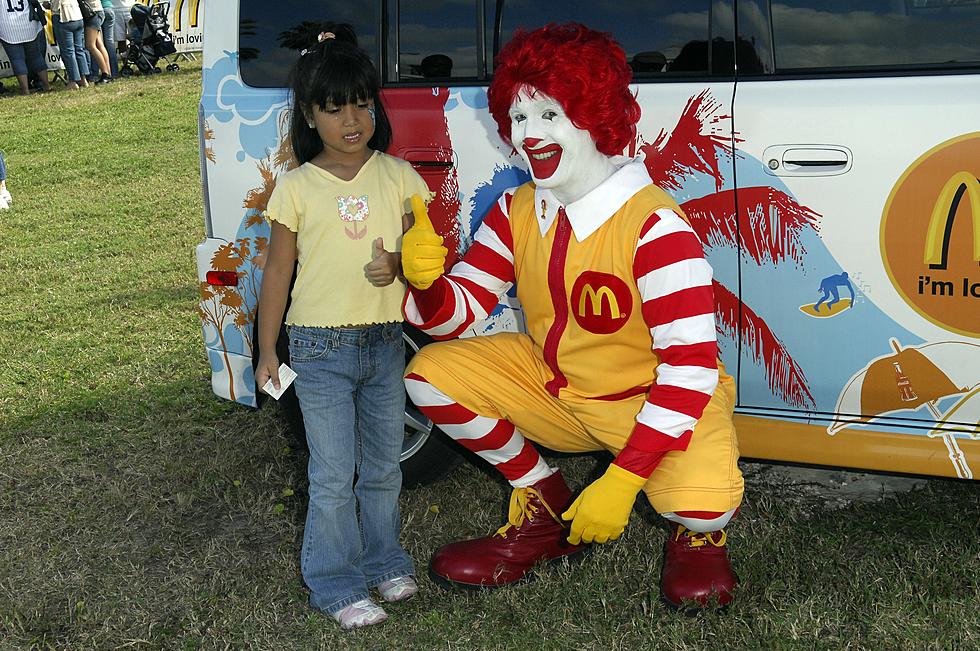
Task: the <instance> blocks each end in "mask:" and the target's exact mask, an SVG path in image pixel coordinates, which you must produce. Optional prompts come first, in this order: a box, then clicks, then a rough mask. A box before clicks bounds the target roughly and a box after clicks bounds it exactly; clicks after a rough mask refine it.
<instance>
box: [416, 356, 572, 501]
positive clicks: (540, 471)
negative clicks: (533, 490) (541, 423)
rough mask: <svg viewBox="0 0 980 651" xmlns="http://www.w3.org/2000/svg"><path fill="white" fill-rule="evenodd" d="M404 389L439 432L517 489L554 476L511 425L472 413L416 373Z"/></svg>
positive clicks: (539, 456)
mask: <svg viewBox="0 0 980 651" xmlns="http://www.w3.org/2000/svg"><path fill="white" fill-rule="evenodd" d="M405 388H406V389H407V391H408V395H409V396H410V397H411V398H412V402H414V403H415V406H416V407H418V408H419V409H421V410H422V413H423V414H425V415H426V416H428V417H429V418H431V419H432V422H433V423H435V424H436V425H438V426H439V429H441V430H442V431H443V432H445V433H446V434H447V435H448V436H449V437H450V438H452V439H453V440H455V441H457V442H458V443H459V444H460V445H462V446H463V447H465V448H466V449H467V450H469V451H470V452H474V453H476V454H477V455H479V456H480V458H482V459H483V460H485V461H486V462H487V463H490V464H492V465H493V466H494V467H495V468H496V469H497V470H499V471H500V472H501V474H503V476H504V477H506V478H507V481H509V482H510V484H511V485H512V486H514V487H515V488H520V487H524V486H530V485H531V484H534V483H536V482H538V481H540V480H542V479H544V478H545V477H550V476H551V474H552V473H553V472H554V469H553V468H551V467H550V466H548V464H547V463H546V462H545V460H544V459H542V458H541V455H540V454H539V453H538V451H537V449H536V448H535V447H534V445H532V444H531V442H530V441H528V440H527V439H525V438H524V435H522V434H521V433H520V432H519V431H518V430H517V428H516V427H514V425H513V424H512V423H510V422H508V421H506V420H503V419H500V418H488V417H486V416H480V415H478V414H476V413H474V412H472V411H470V410H469V409H467V408H466V407H463V406H462V405H460V404H459V403H457V402H456V401H454V400H453V399H452V398H450V397H449V396H447V395H446V394H445V393H443V392H442V391H440V390H439V389H437V388H435V387H434V386H432V385H431V384H429V382H428V381H427V380H426V379H425V378H423V377H422V376H420V375H418V374H416V373H410V374H409V375H408V376H406V378H405Z"/></svg>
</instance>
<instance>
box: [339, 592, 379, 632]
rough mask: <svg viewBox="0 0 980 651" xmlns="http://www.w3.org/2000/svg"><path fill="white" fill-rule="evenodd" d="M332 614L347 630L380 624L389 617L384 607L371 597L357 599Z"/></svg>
mask: <svg viewBox="0 0 980 651" xmlns="http://www.w3.org/2000/svg"><path fill="white" fill-rule="evenodd" d="M330 614H331V615H333V618H334V619H336V620H337V623H338V624H340V628H342V629H344V630H345V631H348V630H350V629H352V628H360V627H362V626H371V625H373V624H380V623H381V622H383V621H385V620H386V619H388V613H386V612H385V611H384V608H382V607H381V606H379V605H378V604H376V603H374V602H373V601H371V600H370V599H361V600H360V601H355V602H354V603H352V604H351V605H349V606H346V607H344V608H341V609H340V610H338V611H337V612H334V613H330Z"/></svg>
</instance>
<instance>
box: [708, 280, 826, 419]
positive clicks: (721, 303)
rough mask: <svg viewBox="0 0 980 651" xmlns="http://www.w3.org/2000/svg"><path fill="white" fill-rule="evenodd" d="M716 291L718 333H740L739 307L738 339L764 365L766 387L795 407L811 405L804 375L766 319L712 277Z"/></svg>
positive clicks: (810, 395) (811, 400)
mask: <svg viewBox="0 0 980 651" xmlns="http://www.w3.org/2000/svg"><path fill="white" fill-rule="evenodd" d="M712 288H713V289H714V292H715V318H716V319H717V321H716V328H717V329H718V333H719V334H721V335H724V336H727V337H731V338H734V337H735V335H736V333H739V312H740V311H741V321H742V327H741V333H740V334H741V340H742V343H743V344H745V345H746V347H747V350H748V351H749V353H750V354H751V355H752V359H753V360H755V361H756V362H760V361H761V362H762V364H763V365H764V367H765V369H766V381H767V382H768V384H769V390H770V391H772V393H773V395H777V396H779V397H780V398H782V399H783V400H785V401H786V402H788V403H790V404H791V405H794V406H796V407H802V408H805V409H813V408H815V407H816V402H815V401H814V399H813V394H811V393H810V388H809V386H808V383H807V380H806V375H805V374H804V373H803V369H802V368H800V365H799V364H797V363H796V360H794V359H793V356H792V355H790V354H789V351H788V350H786V346H784V345H783V342H781V341H780V340H779V339H778V338H777V337H776V335H775V334H773V332H772V330H771V329H770V328H769V326H768V325H766V322H765V321H764V320H763V319H762V317H760V316H759V315H758V314H756V313H755V312H753V311H752V309H751V308H749V307H748V306H746V305H745V304H744V303H740V302H739V300H738V297H737V296H735V294H733V293H732V292H730V291H729V290H728V288H727V287H725V286H724V285H722V284H721V283H719V282H718V281H717V280H715V281H712Z"/></svg>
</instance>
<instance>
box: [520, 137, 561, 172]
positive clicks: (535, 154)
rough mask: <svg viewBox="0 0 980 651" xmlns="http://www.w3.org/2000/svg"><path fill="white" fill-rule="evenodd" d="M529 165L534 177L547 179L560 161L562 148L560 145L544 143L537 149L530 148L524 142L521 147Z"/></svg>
mask: <svg viewBox="0 0 980 651" xmlns="http://www.w3.org/2000/svg"><path fill="white" fill-rule="evenodd" d="M522 148H523V149H524V153H525V154H527V160H528V163H529V164H530V165H531V174H532V175H533V176H534V178H536V179H539V180H540V179H547V178H549V177H551V175H552V174H554V173H555V170H557V169H558V164H559V163H560V162H561V153H562V148H561V146H560V145H546V146H544V147H541V148H539V149H531V148H529V147H528V146H527V145H526V144H525V145H523V147H522Z"/></svg>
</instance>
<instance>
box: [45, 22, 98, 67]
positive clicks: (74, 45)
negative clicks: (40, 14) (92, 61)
mask: <svg viewBox="0 0 980 651" xmlns="http://www.w3.org/2000/svg"><path fill="white" fill-rule="evenodd" d="M51 27H52V29H53V30H54V38H55V40H56V41H58V49H59V50H60V51H61V60H62V61H63V62H64V64H65V72H66V73H68V78H69V79H71V80H72V81H78V80H80V79H81V78H82V77H83V76H85V77H88V72H89V71H88V57H87V56H86V55H85V24H84V23H83V22H82V21H80V20H70V21H68V22H67V23H63V22H61V17H60V16H59V15H58V14H51Z"/></svg>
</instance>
